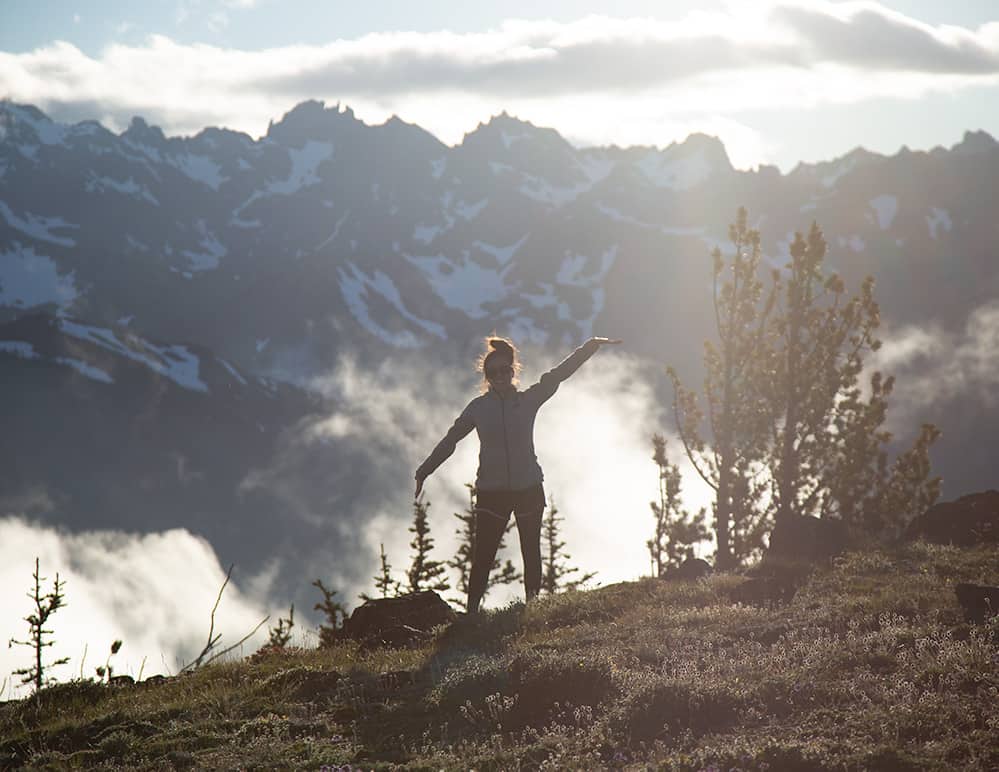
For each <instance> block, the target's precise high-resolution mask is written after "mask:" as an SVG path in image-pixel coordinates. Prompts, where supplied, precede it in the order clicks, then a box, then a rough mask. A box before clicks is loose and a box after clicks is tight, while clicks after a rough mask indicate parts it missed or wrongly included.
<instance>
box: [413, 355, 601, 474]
mask: <svg viewBox="0 0 999 772" xmlns="http://www.w3.org/2000/svg"><path fill="white" fill-rule="evenodd" d="M598 348H600V344H599V343H596V342H594V341H592V340H590V341H587V342H586V343H584V344H583V345H582V346H580V347H579V348H577V349H576V350H575V351H573V352H572V354H570V355H569V356H568V357H566V358H565V359H564V360H563V361H562V362H561V363H559V364H558V365H556V366H555V367H554V368H552V369H551V370H549V371H548V372H547V373H545V374H544V375H542V376H541V379H540V380H539V381H538V382H537V383H535V384H534V385H533V386H531V387H529V388H527V389H525V390H524V391H519V390H514V391H513V392H512V393H511V394H508V395H507V396H506V397H503V396H501V395H500V394H499V392H497V391H495V390H494V389H491V388H490V389H489V391H487V392H486V393H485V394H483V395H481V396H479V397H476V398H475V399H473V400H472V401H471V402H469V403H468V405H467V406H466V407H465V409H464V410H462V411H461V415H459V416H458V418H457V419H456V420H455V422H454V425H453V426H452V427H451V428H450V429H449V430H448V433H447V434H446V435H444V439H442V440H441V441H440V442H439V443H437V447H436V448H434V450H433V452H432V453H431V454H430V455H429V456H428V457H427V460H426V461H424V462H423V463H422V464H420V467H419V469H417V470H416V476H417V477H418V478H419V479H425V478H427V477H429V476H430V475H431V474H432V473H433V471H434V470H435V469H436V468H437V467H439V466H440V465H441V464H442V463H444V461H446V460H447V459H448V458H449V457H450V455H451V454H452V453H454V448H455V445H457V444H458V441H459V440H461V439H462V438H464V437H465V436H467V435H468V434H469V432H471V431H472V429H475V430H476V431H477V432H478V435H479V472H478V475H477V476H476V480H475V487H476V488H478V489H479V490H482V491H516V490H523V489H524V488H530V487H531V486H533V485H536V484H538V483H540V482H541V481H542V480H543V479H544V474H543V473H542V471H541V466H540V465H539V464H538V459H537V456H536V455H535V453H534V418H535V416H537V414H538V409H539V408H540V407H541V406H542V405H543V404H544V403H545V402H546V401H547V400H548V399H549V398H551V396H552V395H553V394H554V393H555V392H556V391H558V386H559V384H560V383H561V382H562V381H564V380H565V379H566V378H568V377H569V376H570V375H572V374H573V373H574V372H576V370H578V369H579V366H580V365H582V364H583V362H585V361H586V360H587V359H589V358H590V357H591V356H593V354H594V352H596V350H597V349H598Z"/></svg>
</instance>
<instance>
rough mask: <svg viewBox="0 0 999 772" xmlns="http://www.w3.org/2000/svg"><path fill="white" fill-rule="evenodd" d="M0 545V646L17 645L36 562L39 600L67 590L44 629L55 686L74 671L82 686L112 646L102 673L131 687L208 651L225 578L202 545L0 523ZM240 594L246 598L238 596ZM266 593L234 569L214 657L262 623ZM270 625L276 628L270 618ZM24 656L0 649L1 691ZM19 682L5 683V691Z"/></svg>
mask: <svg viewBox="0 0 999 772" xmlns="http://www.w3.org/2000/svg"><path fill="white" fill-rule="evenodd" d="M0 543H2V544H3V545H4V551H5V558H4V561H3V562H2V564H0V583H2V586H3V587H4V588H5V591H4V593H3V594H2V595H0V625H2V633H3V636H4V638H5V639H9V638H17V639H19V640H23V639H25V637H26V634H27V629H28V628H27V623H26V622H23V621H22V619H23V617H26V616H27V615H28V614H29V613H30V612H31V610H32V609H31V602H30V601H29V600H28V598H27V597H25V592H27V591H28V590H29V589H31V585H32V578H31V576H32V573H33V571H34V567H35V565H34V562H35V557H36V556H37V557H38V558H39V562H40V569H41V575H42V576H44V577H48V581H46V582H44V583H43V591H45V592H48V591H49V590H50V589H51V585H52V581H53V580H54V578H55V575H56V573H57V572H58V574H59V578H60V580H62V581H65V583H66V585H65V596H66V606H65V607H64V608H62V609H60V610H58V611H57V612H56V613H55V614H54V615H53V616H52V618H51V620H50V622H49V625H48V627H49V628H50V629H51V630H52V631H53V636H52V638H51V639H50V640H53V641H54V642H55V645H54V646H53V647H52V648H51V649H47V650H46V654H45V656H46V659H47V660H48V661H53V660H55V659H57V658H60V657H69V658H70V662H69V664H67V665H63V666H61V667H58V668H55V669H54V670H53V671H52V675H53V676H54V677H55V678H57V679H58V680H60V681H66V680H69V679H71V678H76V677H79V676H80V672H81V669H82V673H83V675H84V676H87V677H90V676H93V675H94V667H95V666H96V665H99V664H103V663H104V660H105V659H106V657H107V653H108V649H109V647H110V645H111V642H112V641H113V640H115V639H121V640H122V641H124V645H123V646H122V649H121V651H120V652H119V653H118V654H117V655H116V656H115V658H114V659H113V660H112V663H111V664H112V665H113V666H114V668H115V671H116V672H117V673H119V674H129V675H132V676H133V677H134V676H137V675H138V673H139V670H140V668H141V669H143V677H145V676H149V675H152V674H154V673H175V672H177V670H178V669H179V667H180V666H182V665H183V664H185V663H187V662H189V661H191V660H192V659H193V658H194V657H196V656H197V654H198V653H199V652H200V651H201V649H202V647H203V646H204V645H205V642H206V641H207V636H208V626H209V618H210V614H211V610H212V605H213V604H214V603H215V599H216V597H217V595H218V591H219V588H220V587H221V586H222V582H223V581H224V579H225V570H224V569H223V568H222V566H221V564H220V563H219V560H218V557H217V556H216V554H215V552H214V550H213V549H212V547H211V545H209V544H208V542H206V541H205V540H204V539H201V538H199V537H196V536H194V535H192V534H191V533H190V532H189V531H187V530H184V529H172V530H168V531H164V532H161V533H150V534H143V535H139V534H129V533H123V532H120V531H87V532H82V533H76V534H71V533H67V532H65V531H62V530H59V529H56V528H53V527H51V526H48V525H45V524H44V523H41V522H38V521H35V520H29V519H26V518H23V517H20V516H12V515H7V516H4V517H2V518H0ZM244 585H246V586H249V587H251V588H252V592H247V591H245V590H243V589H241V587H242V586H244ZM266 589H267V587H266V576H264V577H247V576H246V575H245V574H241V573H240V572H239V569H238V568H237V570H236V572H234V575H233V579H232V581H230V583H229V585H228V587H226V590H225V592H224V594H223V596H222V600H221V603H220V604H219V608H218V612H217V614H216V620H215V631H216V632H219V633H222V636H223V637H222V639H221V641H220V646H221V647H225V646H227V645H231V644H234V643H236V642H237V641H238V640H239V639H240V638H241V637H243V636H244V635H246V634H247V633H248V632H250V630H252V629H253V628H254V627H255V626H256V624H257V623H258V622H260V620H261V619H263V617H264V616H266V614H267V613H268V612H267V610H266V609H267V604H266V601H265V600H263V599H264V597H265V595H266ZM22 590H24V592H22ZM283 611H284V610H281V611H277V610H276V613H283ZM271 618H272V620H274V619H276V617H275V616H274V615H273V614H272V617H271ZM266 628H267V626H266V625H265V626H264V627H263V628H261V630H260V631H258V633H257V634H256V636H255V637H254V638H253V639H251V640H250V641H248V642H247V643H246V644H244V646H243V648H242V653H244V654H249V653H251V652H252V651H254V650H255V649H256V648H257V647H259V646H260V645H261V644H262V643H263V642H264V641H265V640H266V638H267V629H266ZM84 647H86V651H87V656H86V660H85V661H84V660H83V654H84ZM31 656H32V655H31V652H30V649H28V648H27V647H23V646H14V647H11V648H8V647H6V646H2V647H0V682H2V680H3V678H6V677H8V674H9V673H11V672H12V671H13V670H15V669H17V668H21V667H25V666H27V665H29V664H30V661H31ZM144 659H145V664H144V667H143V660H144ZM18 680H19V679H18V678H16V677H11V680H10V681H8V687H9V688H12V685H13V684H14V683H15V682H16V681H18ZM14 693H17V692H14ZM22 693H23V692H22ZM6 694H7V692H5V695H6ZM5 698H6V696H5Z"/></svg>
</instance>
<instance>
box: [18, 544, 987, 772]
mask: <svg viewBox="0 0 999 772" xmlns="http://www.w3.org/2000/svg"><path fill="white" fill-rule="evenodd" d="M997 557H999V556H997V554H996V552H995V550H991V551H990V550H985V549H981V550H957V549H953V548H944V547H933V546H928V545H923V544H917V545H913V546H910V547H907V548H905V549H902V550H899V551H895V552H865V553H855V554H851V555H848V556H846V557H845V558H843V559H841V560H840V561H839V562H838V563H837V565H836V566H835V567H834V568H832V569H830V570H827V571H824V572H820V573H817V574H815V575H814V576H813V577H812V578H811V580H810V581H809V582H808V583H807V584H806V585H805V586H804V587H803V588H802V589H801V590H800V591H799V592H798V594H797V595H796V596H795V598H794V600H793V601H792V602H790V603H789V604H787V605H784V606H780V607H777V608H773V609H759V608H753V607H748V606H742V605H738V604H734V603H733V602H732V601H731V597H732V593H733V591H734V590H735V588H736V587H737V586H738V585H739V583H740V582H741V581H743V579H742V577H739V576H736V575H719V576H715V577H712V578H710V579H707V580H702V581H700V582H696V583H691V584H667V583H663V582H658V581H654V580H650V579H643V580H640V581H637V582H631V583H623V584H619V585H614V586H611V587H605V588H601V589H598V590H593V591H590V592H573V593H567V594H564V595H559V596H555V597H552V598H546V599H543V600H541V601H540V602H538V603H535V604H532V605H531V606H529V607H526V608H525V607H524V606H523V605H520V604H517V605H513V606H510V607H508V608H506V609H502V610H500V611H496V612H491V613H486V614H484V615H481V616H480V617H478V618H474V619H463V620H461V621H459V622H458V623H456V624H455V625H452V626H451V627H450V628H448V629H446V630H441V631H439V633H438V635H437V636H436V638H435V639H434V641H433V643H432V644H431V645H429V646H426V647H424V648H422V649H410V650H394V649H386V650H381V651H375V652H368V653H363V652H361V651H360V650H359V649H358V648H357V646H355V645H353V644H343V645H340V646H338V647H335V648H332V649H323V650H292V651H286V652H283V653H274V654H270V655H267V656H264V657H259V658H253V659H248V660H243V661H237V662H228V663H223V664H218V665H213V666H210V667H207V668H204V669H202V670H200V671H198V672H196V673H193V674H191V675H189V676H185V677H180V678H176V679H171V680H168V681H167V682H165V683H163V684H162V685H159V686H150V687H143V686H137V687H131V688H120V689H110V688H108V687H106V686H102V685H98V684H95V683H93V682H90V681H83V682H75V683H69V684H64V685H61V686H56V687H51V688H48V689H45V690H43V691H42V692H41V693H40V694H39V695H37V697H35V698H32V699H28V700H22V701H19V702H14V703H8V704H6V705H3V706H0V738H2V739H0V767H7V766H16V767H26V768H36V769H43V768H52V769H66V768H107V769H126V768H127V769H164V768H168V769H169V768H177V769H184V768H199V769H200V768H209V769H214V768H226V769H228V768H242V769H317V770H318V769H319V768H320V767H322V766H323V765H326V766H333V767H336V766H340V767H344V766H350V767H351V768H354V769H358V768H360V769H383V768H385V769H387V768H392V767H396V766H402V767H405V768H409V769H471V768H475V769H539V768H608V767H620V768H645V767H647V766H651V767H653V768H667V769H717V770H729V769H740V770H749V769H773V770H777V769H780V770H813V769H814V770H824V769H830V770H831V769H858V770H860V769H941V770H944V769H955V768H975V769H990V768H999V717H997V714H996V712H995V705H996V704H999V645H997V641H999V623H997V622H993V623H992V624H991V625H985V626H981V627H978V628H970V627H968V626H967V625H965V624H963V620H962V617H961V612H960V609H959V608H958V606H957V603H956V600H955V598H954V593H953V590H952V587H953V585H954V584H955V583H956V582H959V581H971V582H978V583H988V584H997V583H999V561H997ZM393 671H406V673H407V675H403V676H388V677H387V676H383V675H381V674H384V673H388V672H393Z"/></svg>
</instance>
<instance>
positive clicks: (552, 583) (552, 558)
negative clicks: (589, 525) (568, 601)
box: [541, 494, 596, 595]
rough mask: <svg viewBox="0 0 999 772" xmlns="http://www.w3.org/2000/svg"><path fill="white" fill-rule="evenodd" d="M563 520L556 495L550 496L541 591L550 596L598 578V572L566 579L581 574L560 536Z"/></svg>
mask: <svg viewBox="0 0 999 772" xmlns="http://www.w3.org/2000/svg"><path fill="white" fill-rule="evenodd" d="M562 520H563V518H561V517H559V514H558V507H556V506H555V494H549V497H548V512H547V514H546V515H545V519H544V522H543V523H542V527H541V589H542V590H543V591H545V592H547V593H548V594H549V595H553V594H554V593H556V592H558V591H559V590H576V589H579V587H580V586H581V585H583V584H585V583H586V582H588V581H590V579H592V578H593V577H594V576H596V572H591V573H588V574H583V575H582V576H581V577H578V578H576V579H567V578H566V577H568V576H569V575H570V574H575V573H579V569H578V568H576V567H575V566H572V565H570V564H569V559H570V558H571V557H572V555H570V554H569V553H568V552H566V551H565V542H564V541H562V539H561V537H560V534H559V526H560V524H561V522H562Z"/></svg>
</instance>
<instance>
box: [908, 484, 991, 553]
mask: <svg viewBox="0 0 999 772" xmlns="http://www.w3.org/2000/svg"><path fill="white" fill-rule="evenodd" d="M917 539H923V540H924V541H928V542H932V543H933V544H953V545H955V546H958V547H974V546H976V545H978V544H997V543H999V491H995V490H989V491H982V492H981V493H971V494H969V495H967V496H962V497H961V498H959V499H958V500H957V501H944V502H941V503H939V504H934V505H933V506H932V507H930V508H929V509H927V510H926V511H925V512H924V513H923V514H921V515H920V516H919V517H917V518H916V519H915V520H913V521H912V522H911V523H909V527H908V528H907V529H906V531H905V540H906V541H916V540H917Z"/></svg>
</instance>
